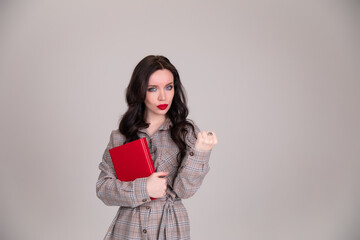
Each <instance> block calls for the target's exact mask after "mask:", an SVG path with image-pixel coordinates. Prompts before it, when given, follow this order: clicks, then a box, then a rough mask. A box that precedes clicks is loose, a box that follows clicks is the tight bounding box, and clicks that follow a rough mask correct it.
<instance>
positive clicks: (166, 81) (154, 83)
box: [145, 69, 174, 119]
mask: <svg viewBox="0 0 360 240" xmlns="http://www.w3.org/2000/svg"><path fill="white" fill-rule="evenodd" d="M173 97H174V76H173V74H172V73H171V72H170V71H169V70H167V69H162V70H157V71H155V72H154V73H153V74H151V75H150V78H149V84H148V87H147V90H146V97H145V106H146V112H145V113H146V119H149V117H150V118H151V117H159V116H165V114H166V113H167V111H168V110H169V109H170V106H171V103H172V100H173Z"/></svg>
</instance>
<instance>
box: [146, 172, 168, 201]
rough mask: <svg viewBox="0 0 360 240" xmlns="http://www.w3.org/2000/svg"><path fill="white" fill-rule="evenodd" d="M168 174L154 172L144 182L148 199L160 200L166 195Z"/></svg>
mask: <svg viewBox="0 0 360 240" xmlns="http://www.w3.org/2000/svg"><path fill="white" fill-rule="evenodd" d="M168 174H169V173H168V172H154V173H153V174H151V175H150V176H149V177H148V178H147V181H146V190H147V192H148V194H149V196H150V197H152V198H161V197H163V196H165V194H166V186H167V183H166V178H165V176H166V175H168Z"/></svg>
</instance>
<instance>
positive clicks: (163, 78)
mask: <svg viewBox="0 0 360 240" xmlns="http://www.w3.org/2000/svg"><path fill="white" fill-rule="evenodd" d="M171 82H174V76H173V74H172V73H171V72H170V71H169V70H167V69H161V70H157V71H155V72H153V73H152V74H151V75H150V77H149V84H148V85H157V86H161V85H166V84H169V83H171Z"/></svg>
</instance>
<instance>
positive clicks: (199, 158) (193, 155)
mask: <svg viewBox="0 0 360 240" xmlns="http://www.w3.org/2000/svg"><path fill="white" fill-rule="evenodd" d="M210 154H211V150H209V151H201V150H197V149H196V148H190V149H189V151H188V152H187V155H188V159H191V160H192V161H195V162H198V163H207V162H208V161H209V159H210Z"/></svg>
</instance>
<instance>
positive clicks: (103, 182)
mask: <svg viewBox="0 0 360 240" xmlns="http://www.w3.org/2000/svg"><path fill="white" fill-rule="evenodd" d="M170 127H171V121H170V120H169V119H167V120H166V121H165V122H164V123H163V124H162V125H161V126H160V128H159V129H158V130H157V131H156V132H155V133H154V134H153V135H152V136H151V137H150V136H149V135H148V134H147V132H146V130H145V129H144V130H140V131H139V137H146V139H147V143H148V145H149V149H150V153H151V157H152V159H153V161H154V166H155V170H156V171H164V172H169V174H168V176H166V177H167V184H168V185H167V192H166V196H164V197H162V198H159V199H156V200H150V197H149V195H148V193H147V190H146V180H147V178H138V179H135V180H134V181H132V182H122V181H120V180H118V179H117V178H116V173H115V170H114V166H113V164H112V161H111V158H110V154H109V149H111V148H114V147H117V146H120V145H122V144H123V143H124V141H125V137H124V136H123V135H122V134H121V133H120V132H119V131H118V130H114V131H112V132H111V135H110V141H109V144H108V145H107V148H106V149H105V152H104V155H103V159H102V162H101V163H100V165H99V169H100V171H101V172H100V175H99V178H98V181H97V183H96V193H97V196H98V197H99V198H100V199H101V200H102V201H103V202H104V203H105V204H106V205H108V206H119V209H118V211H117V213H116V216H115V218H114V220H113V221H112V223H111V225H110V227H109V229H108V231H107V233H106V235H105V238H104V239H105V240H120V239H124V240H125V239H126V240H132V239H134V240H135V239H137V240H138V239H144V240H145V239H147V240H150V239H151V240H155V239H166V240H180V239H181V240H185V239H190V225H189V218H188V214H187V212H186V209H185V207H184V205H183V203H182V201H181V199H186V198H189V197H191V196H193V195H194V194H195V192H196V191H197V190H198V189H199V187H200V185H201V183H202V181H203V179H204V177H205V175H206V174H207V173H208V172H209V170H210V167H209V158H210V153H211V151H199V150H197V149H195V141H196V139H195V137H194V135H193V133H192V132H191V131H190V132H189V133H188V134H187V137H186V143H187V144H188V146H189V148H188V150H187V153H186V156H185V157H184V158H183V159H182V161H181V162H180V163H178V161H177V159H176V156H177V153H178V152H179V149H178V147H177V145H176V144H175V143H174V142H173V140H172V139H171V136H170V130H169V129H170ZM199 131H200V130H199V128H198V127H197V126H196V125H195V134H197V133H198V132H199Z"/></svg>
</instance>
